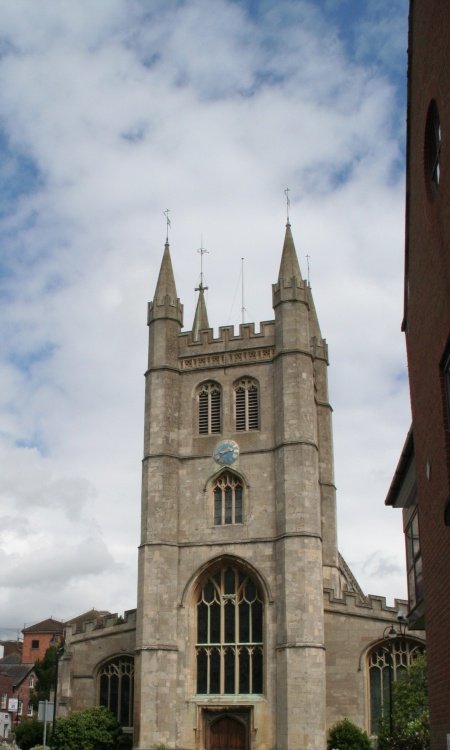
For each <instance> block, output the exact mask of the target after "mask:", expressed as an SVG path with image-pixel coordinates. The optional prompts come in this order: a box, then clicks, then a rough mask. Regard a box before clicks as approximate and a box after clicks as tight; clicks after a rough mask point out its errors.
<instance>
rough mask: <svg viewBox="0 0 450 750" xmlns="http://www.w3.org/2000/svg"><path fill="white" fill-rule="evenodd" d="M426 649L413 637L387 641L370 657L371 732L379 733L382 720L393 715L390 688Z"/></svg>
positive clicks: (370, 654) (373, 651) (373, 650)
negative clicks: (391, 713)
mask: <svg viewBox="0 0 450 750" xmlns="http://www.w3.org/2000/svg"><path fill="white" fill-rule="evenodd" d="M423 653H425V646H424V645H423V644H422V643H420V642H419V641H414V640H413V639H410V638H403V637H398V638H387V639H386V640H384V641H382V642H381V643H378V644H377V645H376V646H375V647H374V648H372V649H371V650H370V652H369V654H368V657H367V659H368V673H369V705H370V733H371V734H375V735H376V734H377V733H378V726H379V723H380V720H381V719H382V718H383V717H387V716H389V714H390V699H391V687H390V686H391V685H392V683H393V682H395V680H397V679H399V678H401V676H402V675H404V674H405V673H406V671H407V669H408V668H409V667H410V666H411V664H412V663H413V661H414V659H415V658H416V656H418V655H419V654H423Z"/></svg>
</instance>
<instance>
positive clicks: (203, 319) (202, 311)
mask: <svg viewBox="0 0 450 750" xmlns="http://www.w3.org/2000/svg"><path fill="white" fill-rule="evenodd" d="M203 291H204V287H203V286H200V287H199V294H198V300H197V308H196V310H195V316H194V323H193V326H192V338H193V340H194V341H198V340H199V338H200V331H204V330H206V329H207V328H209V322H208V312H207V310H206V302H205V295H204V293H203Z"/></svg>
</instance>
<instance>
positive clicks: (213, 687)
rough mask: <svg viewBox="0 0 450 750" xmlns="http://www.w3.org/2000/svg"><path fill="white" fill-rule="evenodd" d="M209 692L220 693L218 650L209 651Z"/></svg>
mask: <svg viewBox="0 0 450 750" xmlns="http://www.w3.org/2000/svg"><path fill="white" fill-rule="evenodd" d="M209 665H210V666H209V669H210V675H209V692H210V693H220V654H219V649H217V648H215V649H213V650H212V651H211V656H210V662H209Z"/></svg>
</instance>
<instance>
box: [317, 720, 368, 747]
mask: <svg viewBox="0 0 450 750" xmlns="http://www.w3.org/2000/svg"><path fill="white" fill-rule="evenodd" d="M371 748H372V745H371V743H370V740H369V737H368V735H367V733H366V732H364V731H363V730H362V729H360V728H359V727H357V726H356V724H353V722H351V721H350V720H349V719H343V720H342V721H338V723H337V724H335V725H334V727H332V729H330V736H329V740H328V750H371Z"/></svg>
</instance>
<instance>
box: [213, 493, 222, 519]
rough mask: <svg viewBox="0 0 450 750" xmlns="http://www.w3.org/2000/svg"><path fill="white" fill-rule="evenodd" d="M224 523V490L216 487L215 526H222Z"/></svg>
mask: <svg viewBox="0 0 450 750" xmlns="http://www.w3.org/2000/svg"><path fill="white" fill-rule="evenodd" d="M221 523H222V490H221V489H220V487H216V489H215V490H214V524H215V526H220V524H221Z"/></svg>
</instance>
